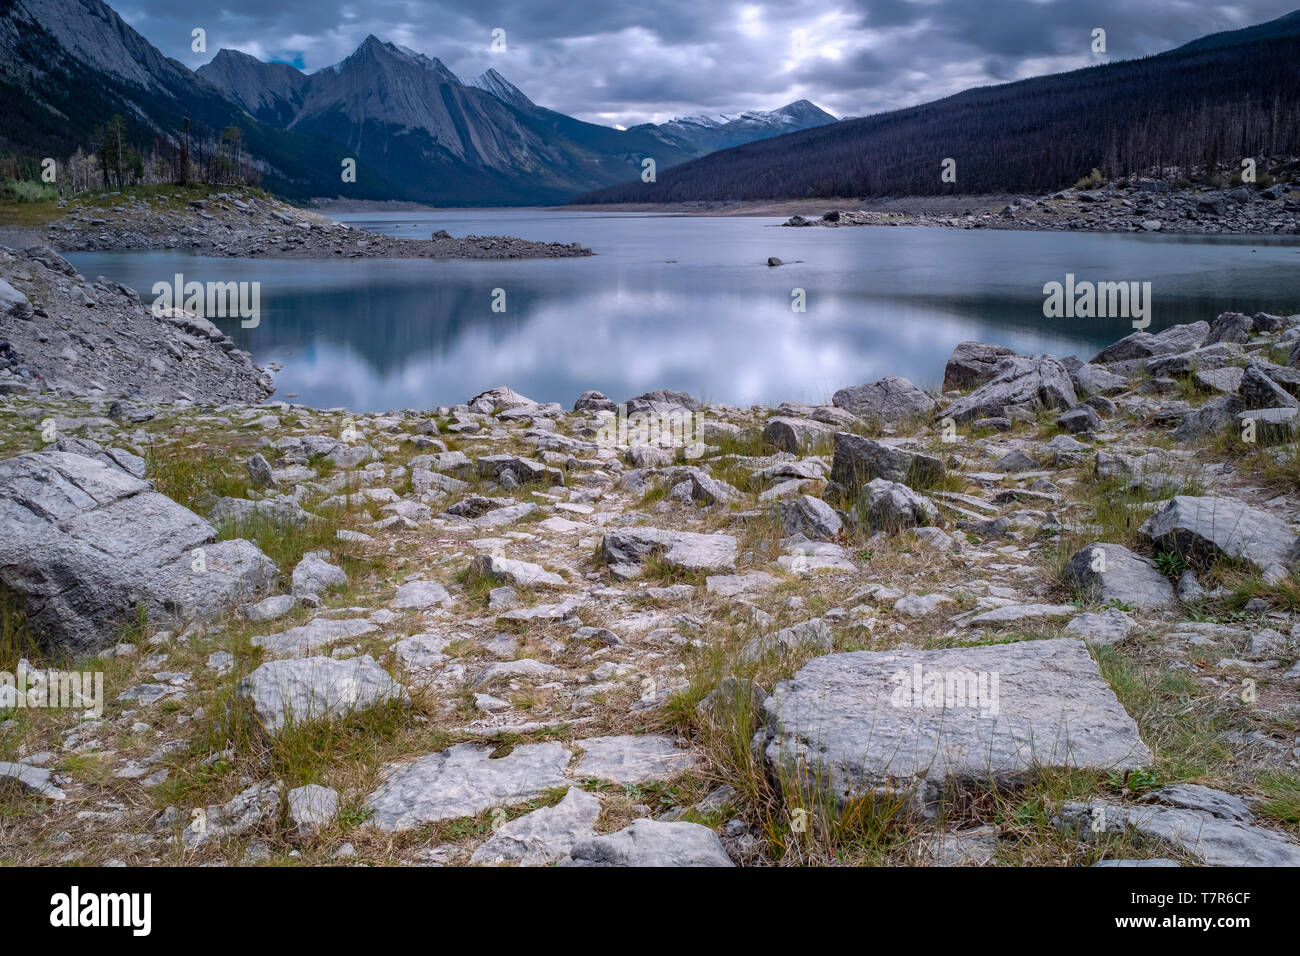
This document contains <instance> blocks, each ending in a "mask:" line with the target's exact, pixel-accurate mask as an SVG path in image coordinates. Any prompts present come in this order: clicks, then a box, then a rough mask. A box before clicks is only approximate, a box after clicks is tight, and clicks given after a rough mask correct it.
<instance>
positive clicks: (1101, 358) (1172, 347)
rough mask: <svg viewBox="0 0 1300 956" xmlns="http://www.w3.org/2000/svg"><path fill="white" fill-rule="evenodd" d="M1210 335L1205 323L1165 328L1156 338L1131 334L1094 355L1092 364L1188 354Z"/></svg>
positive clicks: (1208, 325) (1143, 334)
mask: <svg viewBox="0 0 1300 956" xmlns="http://www.w3.org/2000/svg"><path fill="white" fill-rule="evenodd" d="M1209 334H1210V324H1209V323H1208V322H1193V323H1191V324H1190V325H1175V326H1172V327H1170V328H1167V329H1165V330H1164V331H1163V332H1161V333H1160V334H1159V335H1152V334H1151V333H1150V332H1134V333H1133V334H1132V335H1126V336H1125V337H1124V338H1122V339H1120V340H1119V341H1118V342H1116V343H1114V344H1113V345H1108V346H1107V347H1106V348H1104V349H1102V350H1101V351H1100V352H1098V353H1097V354H1096V355H1095V356H1093V359H1092V364H1093V365H1109V364H1111V363H1112V362H1126V361H1133V360H1135V359H1149V358H1152V357H1154V356H1156V355H1177V354H1178V353H1179V352H1190V351H1191V350H1192V349H1199V348H1200V347H1201V346H1202V345H1204V344H1205V340H1206V339H1207V338H1208V337H1209Z"/></svg>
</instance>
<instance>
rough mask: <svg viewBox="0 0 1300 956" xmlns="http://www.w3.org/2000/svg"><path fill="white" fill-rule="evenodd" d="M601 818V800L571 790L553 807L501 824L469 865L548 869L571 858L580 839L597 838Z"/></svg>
mask: <svg viewBox="0 0 1300 956" xmlns="http://www.w3.org/2000/svg"><path fill="white" fill-rule="evenodd" d="M599 816H600V800H598V799H597V798H596V797H594V796H592V795H591V794H590V793H587V792H586V791H585V790H579V789H578V788H577V787H570V788H569V792H568V793H566V794H565V795H564V799H563V800H561V801H560V802H559V803H557V804H556V805H555V806H553V807H542V808H541V809H540V810H534V811H533V812H532V813H525V814H524V815H523V816H522V817H518V818H516V819H514V820H511V821H510V822H509V823H505V824H502V825H501V826H500V827H498V828H497V830H496V831H495V832H494V833H493V834H492V836H491V837H489V838H488V839H487V840H486V841H485V842H484V843H482V844H481V845H480V846H479V847H478V849H476V850H475V851H474V855H473V856H471V857H470V858H469V862H470V863H471V864H472V865H475V866H499V865H501V864H503V863H513V864H515V865H517V866H546V865H548V864H550V863H555V862H558V861H559V860H562V859H563V858H564V857H566V856H568V855H569V852H570V851H571V850H572V849H573V847H574V844H576V843H577V842H578V841H579V840H582V839H585V838H587V837H591V836H595V833H594V831H593V828H594V827H595V825H596V819H597V817H599Z"/></svg>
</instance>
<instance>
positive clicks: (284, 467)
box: [0, 313, 1300, 866]
mask: <svg viewBox="0 0 1300 956" xmlns="http://www.w3.org/2000/svg"><path fill="white" fill-rule="evenodd" d="M1298 366H1300V316H1290V317H1278V316H1270V315H1265V314H1263V313H1261V314H1259V315H1256V316H1244V315H1236V314H1231V313H1229V314H1225V315H1223V316H1220V317H1218V318H1217V319H1215V320H1214V321H1213V322H1212V323H1210V322H1197V323H1194V324H1190V325H1184V326H1177V327H1175V328H1173V329H1169V330H1167V331H1165V332H1163V333H1161V334H1159V335H1150V334H1147V333H1145V332H1139V333H1135V334H1133V335H1131V336H1129V337H1127V338H1125V339H1123V340H1122V341H1120V342H1118V343H1116V344H1115V345H1113V346H1111V347H1110V348H1108V349H1106V350H1105V351H1103V352H1102V353H1101V354H1100V355H1098V356H1096V357H1094V358H1093V359H1092V361H1091V362H1089V363H1086V364H1085V363H1083V362H1080V361H1078V360H1074V359H1068V360H1063V361H1058V360H1056V359H1052V358H1048V357H1045V356H1019V355H1015V354H1014V353H1011V352H1010V351H1009V350H1007V349H1004V348H1000V347H997V346H992V345H982V344H977V343H968V344H965V345H963V346H960V347H959V348H958V349H957V350H956V352H955V353H954V354H953V356H952V358H951V360H950V361H949V363H948V367H947V370H946V376H945V382H944V389H945V391H944V392H943V394H942V395H939V396H933V395H929V394H926V393H924V392H922V391H921V390H919V389H917V388H915V387H914V386H912V385H911V384H910V383H908V382H906V381H904V380H902V379H897V378H887V379H884V380H882V381H879V382H874V383H867V384H865V385H860V386H851V387H848V388H845V389H843V390H841V391H839V392H837V393H836V394H835V395H834V396H833V398H832V401H831V403H829V404H826V405H820V406H803V405H783V406H781V407H779V408H776V409H771V408H750V409H739V408H731V407H725V406H715V405H710V406H701V405H700V403H699V402H697V401H696V400H695V399H693V398H691V397H690V396H687V395H682V394H680V393H671V392H660V393H652V394H649V395H645V396H640V397H638V398H636V399H632V400H629V401H628V402H627V403H626V408H625V409H624V411H625V412H626V413H627V414H628V415H642V416H648V418H642V419H637V418H632V419H631V420H630V422H629V424H630V426H631V427H630V428H629V429H628V431H627V432H626V433H624V434H623V435H620V434H619V430H618V429H617V428H611V426H610V424H609V421H608V416H609V415H610V414H611V413H614V412H615V411H616V409H615V405H614V403H613V402H612V401H610V400H609V399H607V398H605V397H604V396H602V395H599V394H597V393H586V394H584V395H582V396H581V397H579V398H578V400H577V401H576V403H575V405H574V407H573V408H572V409H566V408H562V407H561V406H559V405H556V404H539V403H537V402H534V401H532V400H530V399H528V398H526V397H523V396H520V395H517V394H515V393H514V392H512V391H511V390H510V389H508V388H495V389H492V390H490V391H488V392H485V393H483V394H481V395H478V396H474V397H473V398H470V399H468V400H467V401H466V402H465V403H464V404H462V405H457V406H454V407H441V408H435V409H428V410H400V411H394V412H391V413H387V414H377V415H362V416H353V415H348V414H347V413H346V412H344V411H340V410H335V411H320V410H313V409H308V408H304V407H301V406H295V405H290V404H286V403H283V402H272V403H268V404H256V403H248V402H236V403H212V404H197V403H195V402H193V401H188V400H179V401H149V402H145V401H138V400H136V401H128V402H122V401H121V400H120V399H117V400H116V404H114V398H113V397H112V396H108V395H104V396H102V397H93V396H92V397H61V396H59V395H55V394H52V393H49V392H43V393H31V394H28V393H26V392H25V391H23V390H19V391H16V392H13V393H12V394H9V395H7V396H5V397H4V398H3V399H0V401H2V402H3V405H0V455H2V456H3V458H4V460H3V461H0V515H2V516H3V520H4V522H5V527H6V534H5V539H4V541H3V543H2V544H0V581H2V582H3V585H4V621H5V624H4V629H3V632H2V634H0V669H8V670H9V671H10V672H14V671H17V670H19V669H20V668H28V667H30V668H31V669H39V668H41V667H52V666H53V667H64V668H67V667H75V668H77V669H79V670H96V671H102V672H103V673H104V677H105V685H106V687H105V695H104V698H105V704H104V711H103V713H102V715H99V716H95V715H91V716H90V717H86V716H84V715H82V713H81V712H80V711H79V710H73V709H69V708H65V709H36V708H29V707H11V708H10V709H7V710H0V782H2V783H4V784H7V786H4V787H0V846H2V847H3V848H4V849H3V850H0V858H2V859H3V860H4V861H5V862H10V863H74V862H76V863H112V864H117V863H124V864H179V863H187V864H196V863H235V862H262V861H269V862H284V861H290V860H293V861H298V862H301V863H308V864H338V863H363V864H393V863H398V864H466V863H472V864H498V863H514V864H521V865H546V864H560V865H638V864H640V865H645V864H663V865H718V866H727V865H733V864H736V865H775V864H780V865H792V864H873V863H902V864H914V865H1008V864H1029V865H1092V864H1097V865H1101V864H1105V865H1138V863H1139V862H1140V864H1141V865H1171V864H1182V865H1196V864H1202V863H1208V864H1226V865H1260V864H1286V865H1295V864H1300V842H1298V838H1300V775H1298V773H1297V770H1298V768H1300V736H1298V735H1297V729H1296V728H1297V724H1298V721H1300V706H1298V704H1300V663H1297V661H1298V659H1300V650H1298V649H1297V644H1298V642H1300V580H1298V579H1297V576H1296V562H1297V559H1298V558H1300V539H1298V538H1297V536H1296V532H1295V529H1296V524H1297V518H1298V517H1300V510H1298V501H1297V487H1298V482H1297V479H1298V477H1300V464H1298V462H1297V447H1296V421H1297V416H1298V415H1300V399H1297V395H1298V394H1300V368H1298ZM114 409H116V411H115V412H114ZM685 415H689V416H692V417H691V418H690V421H691V422H692V424H693V425H694V426H697V427H695V428H694V429H693V430H694V434H691V435H681V434H677V435H676V436H675V437H673V438H672V439H671V440H669V441H668V444H669V445H670V446H673V447H662V445H663V442H662V441H661V442H660V443H659V445H656V444H655V443H652V442H647V441H645V440H644V439H646V438H649V437H653V436H652V435H650V434H649V433H648V432H647V433H645V434H639V433H638V428H637V423H638V421H640V422H645V421H660V422H662V421H665V420H667V421H673V420H677V421H681V420H682V418H681V416H685ZM602 416H604V417H602ZM674 416H676V418H674ZM50 419H52V420H53V421H54V423H55V426H56V427H55V429H54V431H53V432H51V431H49V430H48V429H45V430H43V429H42V428H41V427H40V425H39V423H42V422H46V421H48V420H50ZM668 431H671V429H668ZM1244 439H1248V440H1244ZM20 660H22V661H24V662H25V663H22V664H20V663H19V662H20ZM82 703H85V701H83V702H82ZM1135 861H1137V862H1135Z"/></svg>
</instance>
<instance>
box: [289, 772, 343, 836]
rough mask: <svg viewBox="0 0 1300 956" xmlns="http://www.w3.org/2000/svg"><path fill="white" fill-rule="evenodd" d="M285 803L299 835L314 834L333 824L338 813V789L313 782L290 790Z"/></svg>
mask: <svg viewBox="0 0 1300 956" xmlns="http://www.w3.org/2000/svg"><path fill="white" fill-rule="evenodd" d="M285 804H286V806H287V808H288V810H289V820H290V822H291V823H292V824H293V827H294V829H295V830H297V831H298V835H299V836H312V835H314V834H316V833H317V832H319V831H320V830H322V829H324V828H325V827H328V826H330V825H331V824H333V823H334V821H335V820H336V819H338V815H339V794H338V791H337V790H331V789H330V788H329V787H322V786H320V785H319V784H315V783H309V784H307V785H306V786H303V787H295V788H294V789H292V790H290V791H289V793H288V794H287V796H286V799H285Z"/></svg>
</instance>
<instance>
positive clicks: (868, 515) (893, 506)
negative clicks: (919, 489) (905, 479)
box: [854, 478, 939, 534]
mask: <svg viewBox="0 0 1300 956" xmlns="http://www.w3.org/2000/svg"><path fill="white" fill-rule="evenodd" d="M854 507H855V511H856V514H857V519H858V521H859V522H861V523H862V526H863V527H864V528H866V529H867V530H868V531H869V532H871V533H873V534H874V533H875V532H877V531H884V532H886V533H889V534H892V533H894V532H896V531H901V530H903V529H905V528H923V527H926V526H928V525H935V524H938V521H939V510H938V509H937V508H936V507H935V506H934V502H932V501H931V500H930V499H929V498H926V497H924V496H922V495H918V494H917V493H916V492H915V491H913V490H912V489H911V488H909V487H908V486H907V485H904V484H900V483H898V482H896V481H886V480H885V479H883V478H877V479H875V480H874V481H870V482H868V483H867V484H865V485H863V486H862V488H861V490H859V492H858V498H857V503H856V504H855V506H854Z"/></svg>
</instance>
